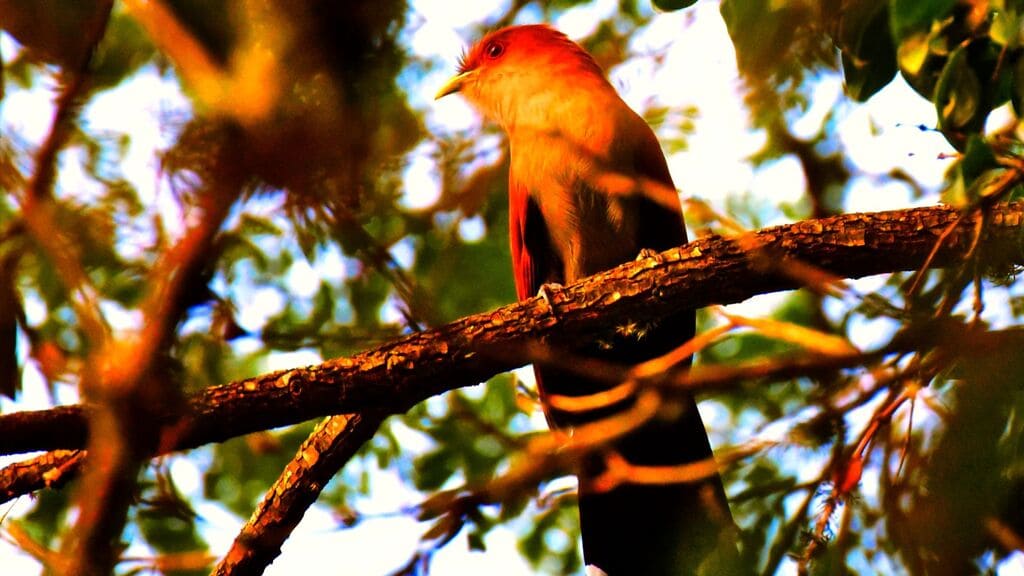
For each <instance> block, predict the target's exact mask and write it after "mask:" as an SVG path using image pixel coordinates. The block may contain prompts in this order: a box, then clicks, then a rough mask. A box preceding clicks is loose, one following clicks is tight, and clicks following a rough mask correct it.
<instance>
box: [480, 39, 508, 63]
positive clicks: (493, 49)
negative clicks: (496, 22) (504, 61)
mask: <svg viewBox="0 0 1024 576" xmlns="http://www.w3.org/2000/svg"><path fill="white" fill-rule="evenodd" d="M504 53H505V47H504V46H502V45H501V44H498V43H497V42H491V43H490V44H488V45H487V46H485V47H484V54H486V55H487V57H488V58H491V59H494V58H498V57H500V56H501V55H502V54H504Z"/></svg>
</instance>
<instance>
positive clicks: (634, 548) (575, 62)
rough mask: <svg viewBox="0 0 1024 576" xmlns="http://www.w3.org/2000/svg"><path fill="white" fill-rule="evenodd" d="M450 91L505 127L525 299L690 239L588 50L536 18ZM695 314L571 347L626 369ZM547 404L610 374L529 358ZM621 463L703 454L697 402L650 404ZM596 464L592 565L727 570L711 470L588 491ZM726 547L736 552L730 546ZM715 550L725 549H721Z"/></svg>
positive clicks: (649, 140)
mask: <svg viewBox="0 0 1024 576" xmlns="http://www.w3.org/2000/svg"><path fill="white" fill-rule="evenodd" d="M454 92H458V93H460V94H461V95H462V96H464V97H465V98H466V99H467V100H468V101H469V102H470V103H471V104H472V105H473V106H474V107H475V108H477V109H478V110H479V111H481V112H482V113H483V114H484V116H486V117H488V118H489V119H491V120H494V121H496V122H498V123H499V124H500V125H501V126H502V127H503V128H504V130H505V132H506V133H507V134H508V140H509V146H510V155H511V166H510V168H509V183H508V192H509V224H510V234H509V238H510V241H511V247H512V264H513V268H514V275H515V283H516V291H517V293H518V295H519V298H520V299H525V298H529V297H531V296H533V295H535V294H536V293H537V292H538V290H539V289H540V288H541V286H542V285H543V284H546V283H557V284H566V283H571V282H574V281H576V280H579V279H581V278H583V277H584V276H587V275H590V274H595V273H597V272H600V271H603V270H606V269H608V268H611V267H614V266H617V265H619V264H622V263H624V262H627V261H630V260H633V259H634V258H636V257H637V256H638V254H640V253H641V251H642V250H645V249H647V250H656V251H661V250H666V249H669V248H672V247H674V246H679V245H681V244H685V243H686V229H685V228H684V225H683V217H682V212H681V209H680V204H679V196H678V194H677V192H676V190H675V186H674V184H673V183H672V177H671V176H670V175H669V172H668V166H667V164H666V162H665V157H664V155H663V154H662V151H661V148H660V146H659V145H658V141H657V139H656V137H655V135H654V132H653V131H652V130H651V128H650V127H649V126H648V125H647V123H646V122H645V121H644V120H643V119H642V118H641V117H640V116H639V115H637V114H636V113H635V112H633V110H631V109H630V108H629V106H627V105H626V103H625V102H623V101H622V99H621V98H620V97H619V95H618V94H617V93H616V91H615V89H614V88H613V87H612V85H611V84H610V83H609V82H608V80H607V79H606V78H605V75H604V72H603V71H602V70H601V67H600V66H599V65H598V64H597V63H596V62H595V61H594V59H593V58H592V57H591V56H590V54H588V53H587V52H586V51H585V50H584V49H583V48H581V47H580V46H579V45H577V44H576V43H574V42H573V41H571V40H569V38H568V37H566V36H565V35H564V34H562V33H560V32H558V31H556V30H555V29H553V28H551V27H548V26H545V25H530V26H513V27H509V28H504V29H501V30H498V31H495V32H492V33H490V34H488V35H487V36H485V37H484V38H483V39H482V40H480V41H479V42H478V43H477V44H476V45H475V46H474V47H473V48H472V49H471V50H470V51H469V53H468V54H466V55H464V57H463V59H462V61H461V64H460V67H459V71H458V74H457V75H456V76H455V77H454V78H452V79H451V80H450V81H449V82H448V83H447V84H446V85H445V86H444V87H443V88H441V90H440V91H439V92H438V94H437V98H441V97H443V96H446V95H448V94H451V93H454ZM694 322H695V320H694V312H693V311H692V310H687V311H683V312H680V313H678V314H675V315H674V316H670V317H666V318H663V319H661V320H660V321H659V322H658V323H657V325H652V326H644V327H642V328H639V329H633V330H621V331H619V332H620V333H618V334H616V335H614V336H611V337H609V338H606V339H602V340H600V341H595V342H591V343H583V345H582V346H581V348H580V349H578V350H575V352H576V353H578V354H582V355H592V356H596V357H600V358H602V359H605V360H609V361H613V362H618V363H622V364H626V365H631V364H637V363H639V362H643V361H645V360H649V359H651V358H655V357H657V356H660V355H662V354H665V353H667V352H669V351H670V350H672V349H674V348H676V347H678V346H679V345H681V344H682V343H684V342H686V341H687V340H689V339H690V338H692V337H693V334H694ZM535 372H536V374H537V381H538V386H539V388H540V392H541V398H542V400H543V399H544V398H545V397H546V396H547V395H556V394H557V395H564V396H580V395H587V394H593V393H596V392H599V391H601V390H604V389H607V388H608V387H610V386H611V384H609V383H605V382H600V381H595V380H592V379H587V378H583V377H580V376H578V375H576V374H573V373H572V372H571V371H568V370H565V369H559V368H558V367H552V366H543V367H537V368H535ZM632 401H633V399H630V400H627V401H625V402H624V403H621V404H619V405H618V406H614V407H612V408H611V409H603V410H600V411H596V412H591V413H587V414H584V415H581V414H578V413H575V414H574V413H567V412H560V411H558V410H556V409H553V408H552V407H551V406H549V405H545V413H546V414H547V417H548V421H549V422H550V423H551V424H552V425H554V426H556V427H561V428H569V427H572V426H575V425H579V424H581V423H584V422H592V421H595V420H597V419H600V418H602V417H607V416H609V415H610V414H611V413H614V412H616V411H619V410H623V409H624V408H626V407H628V405H629V403H630V402H632ZM609 450H613V451H615V452H617V453H618V454H619V455H620V456H621V457H622V458H624V459H625V460H626V461H627V462H629V463H631V464H634V465H642V466H679V465H682V464H687V463H692V462H700V461H706V460H708V459H711V458H712V454H711V447H710V445H709V443H708V437H707V433H706V431H705V430H704V424H703V422H702V421H701V418H700V414H699V413H698V412H697V406H696V403H695V402H694V400H693V398H692V397H691V396H689V395H683V396H681V397H679V396H674V395H673V397H672V398H671V399H665V400H664V401H663V403H662V406H661V408H660V409H659V414H658V415H657V416H656V417H654V418H653V419H651V420H650V421H648V422H646V423H644V424H642V425H640V426H639V427H638V428H637V429H635V430H633V431H631V432H630V433H628V434H626V435H625V436H624V437H620V438H618V439H617V440H616V441H614V443H613V444H612V445H611V446H609ZM603 462H604V460H603V459H602V458H601V457H600V456H595V457H592V458H590V459H587V460H586V461H585V462H583V463H581V464H580V466H579V468H578V470H577V476H578V478H579V480H580V497H579V508H580V510H579V513H580V528H581V532H582V536H583V553H584V557H585V560H586V562H587V564H588V565H591V566H596V567H597V568H600V569H601V570H603V571H604V572H605V573H607V574H609V575H610V576H629V575H651V576H655V575H670V574H671V575H679V574H696V573H708V574H718V573H723V572H731V570H729V569H728V568H727V566H728V565H730V564H731V563H732V561H730V560H729V559H730V558H732V559H734V558H735V554H736V550H735V544H734V543H732V542H730V541H729V540H730V539H731V538H732V535H733V532H732V527H733V524H732V517H731V515H730V513H729V507H728V503H727V501H726V498H725V492H724V490H723V489H722V483H721V479H720V478H719V477H718V475H717V474H713V475H711V476H710V477H706V478H701V479H698V480H696V481H692V482H686V483H664V484H631V483H629V482H628V480H627V481H626V482H625V483H623V484H620V485H619V486H617V487H615V488H613V489H611V490H608V491H596V490H592V489H591V487H590V482H589V480H591V479H593V478H595V477H596V476H597V475H599V474H600V473H601V472H602V470H603V467H604V464H603ZM730 548H731V552H729V549H730ZM723 550H725V552H724V553H723Z"/></svg>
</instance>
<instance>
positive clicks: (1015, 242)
mask: <svg viewBox="0 0 1024 576" xmlns="http://www.w3.org/2000/svg"><path fill="white" fill-rule="evenodd" d="M958 216H959V213H958V212H957V211H956V210H955V209H952V208H947V207H931V208H917V209H911V210H899V211H892V212H881V213H871V214H849V215H844V216H837V217H833V218H826V219H820V220H809V221H804V222H799V223H796V224H790V225H785V226H778V227H774V228H769V229H765V230H762V231H760V232H757V233H756V234H752V235H750V236H748V237H743V238H741V239H727V238H722V237H717V236H715V237H709V238H704V239H701V240H698V241H696V242H692V243H690V244H688V245H686V246H683V247H680V248H677V249H673V250H668V251H666V252H664V253H662V254H660V255H659V256H658V257H657V258H647V259H643V260H639V261H637V262H632V263H629V264H626V265H623V266H620V267H618V268H615V269H613V270H610V271H608V272H605V273H602V274H598V275H595V276H592V277H589V278H586V279H584V280H583V281H581V282H579V283H577V284H574V285H572V286H567V287H565V288H562V289H557V290H553V291H551V293H550V298H549V299H548V300H549V301H550V304H551V306H553V307H554V310H551V309H549V306H548V300H545V299H543V298H532V299H530V300H527V301H524V302H521V303H517V304H513V305H509V306H505V307H502V308H499V309H497V310H494V311H492V312H487V313H483V314H477V315H474V316H469V317H466V318H463V319H461V320H458V321H456V322H453V323H451V324H448V325H446V326H442V327H439V328H435V329H432V330H427V331H424V332H420V333H416V334H411V335H409V336H406V337H405V338H402V339H399V340H396V341H394V342H391V343H388V344H385V345H384V346H381V347H378V348H376V349H373V350H369V351H366V352H363V353H361V354H358V355H356V356H353V357H350V358H340V359H336V360H330V361H328V362H325V363H323V364H320V365H318V366H311V367H307V368H299V369H294V370H285V371H279V372H274V373H271V374H264V375H260V376H256V377H254V378H250V379H246V380H242V381H239V382H234V383H231V384H226V385H223V386H216V387H213V388H209V389H207V390H204V391H202V392H200V393H198V394H196V395H195V396H193V397H192V398H190V399H189V404H190V406H189V408H190V410H189V411H188V412H187V413H188V416H186V417H184V418H183V419H179V420H177V421H170V420H169V421H168V422H167V427H168V428H167V429H168V430H169V432H168V433H166V434H165V438H166V442H164V443H162V444H161V446H160V448H159V450H160V451H162V452H166V451H171V450H179V449H186V448H192V447H196V446H200V445H203V444H207V443H210V442H220V441H223V440H226V439H228V438H231V437H234V436H238V435H241V434H246V433H249V432H253V431H257V430H266V429H269V428H274V427H278V426H284V425H288V424H294V423H297V422H301V421H304V420H308V419H310V418H314V417H318V416H325V415H329V414H341V413H353V412H361V411H367V410H369V411H373V412H379V413H397V412H402V411H404V410H407V409H408V408H409V407H411V406H413V405H415V404H417V403H418V402H421V401H423V400H424V399H426V398H429V397H431V396H433V395H436V394H439V393H442V392H445V391H447V390H452V389H455V388H458V387H462V386H469V385H473V384H476V383H478V382H480V381H482V380H485V379H486V378H489V377H490V376H493V375H495V374H497V373H500V372H503V371H507V370H509V369H512V368H515V367H517V366H518V365H520V364H522V363H523V362H522V360H521V359H519V360H517V359H513V358H511V357H510V355H509V354H508V350H510V349H515V348H517V347H521V346H523V345H525V344H527V343H529V342H532V341H535V340H539V339H540V340H544V341H546V342H547V343H549V344H550V345H552V346H555V347H558V346H559V345H562V344H566V345H568V344H569V343H571V342H574V341H576V340H577V339H579V338H580V337H582V336H584V335H586V334H594V333H595V332H600V331H602V330H608V329H613V328H614V327H615V326H616V325H620V324H622V323H623V322H626V321H629V320H632V321H649V320H654V319H656V318H659V317H664V316H667V315H669V314H671V313H672V312H674V311H676V310H679V309H682V308H696V307H701V306H706V305H709V304H716V303H717V304H726V303H732V302H739V301H741V300H744V299H746V298H749V297H751V296H753V295H756V294H763V293H768V292H774V291H778V290H785V289H791V288H795V287H798V285H799V283H798V282H797V281H796V280H793V279H792V278H790V277H789V276H788V275H787V274H785V273H783V271H784V269H785V266H784V265H783V264H784V263H785V261H786V259H792V258H795V259H799V260H800V261H802V262H805V263H807V264H812V265H815V266H818V267H821V268H822V269H824V270H827V271H829V272H831V273H833V274H836V275H838V276H843V277H848V278H855V277H862V276H868V275H872V274H880V273H886V272H895V271H900V270H913V269H916V268H917V267H919V266H921V265H922V263H923V262H924V261H925V259H926V258H927V257H928V255H929V254H930V253H931V252H932V249H933V247H934V246H935V243H936V240H937V239H938V238H939V237H940V236H941V235H942V234H943V233H944V232H945V231H946V229H947V228H948V227H949V226H950V225H951V224H952V223H954V222H955V221H956V220H957V218H958ZM989 216H990V222H989V224H988V225H987V227H986V228H985V229H984V233H983V234H984V236H983V238H982V239H981V244H980V246H981V248H982V253H983V254H985V255H986V258H987V259H989V260H998V261H1002V262H1012V263H1021V262H1024V255H1022V250H1021V246H1020V243H1019V238H1020V236H1021V224H1022V221H1024V204H1020V203H1014V204H1008V205H999V206H996V207H994V208H993V209H992V210H991V211H990V212H989ZM980 217H981V216H980V215H975V216H973V217H967V218H963V219H962V220H961V221H960V222H959V223H958V224H957V225H956V227H955V228H954V229H953V231H952V232H951V233H949V234H948V235H947V236H946V239H945V242H944V243H943V245H942V246H941V247H940V248H939V250H938V251H937V252H936V253H935V254H934V257H933V260H932V265H933V266H937V267H938V266H947V265H950V264H951V263H954V262H957V261H958V260H959V259H960V258H961V256H962V255H963V254H964V253H965V252H966V251H967V249H968V247H969V246H970V245H971V243H972V240H973V238H974V235H975V233H976V227H975V222H976V220H977V218H980ZM752 247H753V249H752ZM751 254H757V255H758V256H757V257H754V258H752V257H751ZM765 255H769V256H770V257H768V258H766V257H764V256H765ZM755 264H756V265H755ZM87 410H88V408H86V407H83V406H71V407H62V408H57V409H53V410H44V411H39V412H22V413H15V414H10V415H6V416H2V417H0V454H13V453H20V452H27V451H32V450H52V449H58V448H79V447H81V446H82V445H83V444H84V437H83V434H82V433H83V432H84V431H85V429H86V424H85V412H86V411H87Z"/></svg>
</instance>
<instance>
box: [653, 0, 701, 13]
mask: <svg viewBox="0 0 1024 576" xmlns="http://www.w3.org/2000/svg"><path fill="white" fill-rule="evenodd" d="M696 3H697V0H653V4H654V7H655V8H657V9H658V10H664V11H665V12H673V11H675V10H682V9H683V8H689V7H690V6H693V5H694V4H696Z"/></svg>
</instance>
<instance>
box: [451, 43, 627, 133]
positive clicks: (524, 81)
mask: <svg viewBox="0 0 1024 576" xmlns="http://www.w3.org/2000/svg"><path fill="white" fill-rule="evenodd" d="M588 89H590V90H594V89H596V90H600V91H605V90H612V89H611V86H610V85H609V84H608V81H607V80H606V79H605V77H604V72H603V71H602V70H601V67H600V66H598V65H597V63H596V62H595V61H594V59H593V58H592V57H591V56H590V54H588V53H587V52H586V50H584V49H583V48H581V47H580V46H579V45H578V44H576V43H575V42H573V41H572V40H570V39H569V38H568V37H567V36H566V35H565V34H562V33H561V32H559V31H557V30H555V29H554V28H551V27H550V26H546V25H543V24H534V25H526V26H511V27H508V28H502V29H501V30H497V31H495V32H491V33H490V34H488V35H486V36H484V37H483V39H481V40H480V41H479V42H477V43H476V44H475V45H474V46H473V48H472V49H471V50H470V51H469V52H467V53H465V54H464V55H463V57H462V59H461V61H460V63H459V71H458V74H456V75H455V77H453V78H452V79H451V80H449V81H448V83H446V84H445V85H444V86H443V87H442V88H441V89H440V90H439V91H438V93H437V96H436V97H435V98H442V97H444V96H447V95H449V94H452V93H455V92H458V93H460V94H462V95H463V96H464V97H465V98H466V99H467V100H469V102H470V103H471V104H473V105H474V106H475V107H476V108H477V109H479V110H480V111H481V112H483V114H484V115H485V116H488V117H489V118H491V119H493V120H495V121H497V122H498V123H500V124H502V125H503V126H504V127H505V128H506V129H508V130H510V131H511V129H512V128H513V127H514V126H515V125H516V124H517V122H518V121H520V120H522V119H524V118H530V119H531V120H540V119H539V118H537V116H549V115H552V114H557V113H558V110H559V109H560V108H561V106H560V104H564V103H565V102H567V101H571V100H572V98H573V97H574V94H576V93H578V92H580V91H581V90H584V91H586V90H588Z"/></svg>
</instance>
